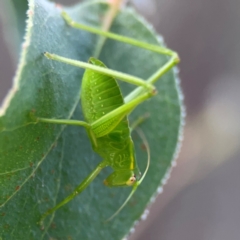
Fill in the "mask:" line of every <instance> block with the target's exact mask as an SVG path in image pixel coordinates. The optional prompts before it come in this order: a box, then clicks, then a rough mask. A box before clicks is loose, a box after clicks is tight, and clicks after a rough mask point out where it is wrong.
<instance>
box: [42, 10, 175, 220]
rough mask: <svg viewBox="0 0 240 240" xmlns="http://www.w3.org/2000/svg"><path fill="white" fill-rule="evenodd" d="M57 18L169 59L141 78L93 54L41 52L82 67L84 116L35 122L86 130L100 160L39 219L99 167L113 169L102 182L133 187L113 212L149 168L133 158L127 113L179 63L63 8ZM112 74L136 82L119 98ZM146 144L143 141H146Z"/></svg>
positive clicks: (172, 56) (157, 49)
mask: <svg viewBox="0 0 240 240" xmlns="http://www.w3.org/2000/svg"><path fill="white" fill-rule="evenodd" d="M62 17H63V18H64V20H65V21H66V23H67V24H68V25H69V26H71V27H73V28H77V29H81V30H85V31H89V32H91V33H94V34H98V35H101V36H103V37H107V38H111V39H114V40H117V41H120V42H124V43H127V44H131V45H134V46H137V47H140V48H144V49H147V50H150V51H154V52H157V53H160V54H165V55H168V56H169V57H170V58H169V60H168V61H167V63H165V65H164V66H162V67H161V68H160V69H159V70H157V71H156V72H155V73H154V74H153V75H152V76H151V77H150V78H149V79H147V80H146V81H145V80H143V79H141V78H137V77H134V76H132V75H128V74H125V73H121V72H118V71H114V70H111V69H108V68H107V67H106V66H105V65H104V64H103V63H102V62H101V61H100V60H98V59H96V58H93V57H92V58H90V59H89V63H86V62H81V61H76V60H72V59H68V58H64V57H61V56H58V55H55V54H51V53H48V52H46V53H45V56H46V57H47V58H48V59H51V60H55V61H60V62H63V63H66V64H70V65H74V66H76V67H81V68H85V69H86V70H85V73H84V76H83V79H82V86H81V96H80V98H81V105H82V111H83V115H84V119H85V121H79V120H69V119H47V118H38V121H39V122H47V123H53V124H66V125H76V126H83V127H84V128H85V129H86V131H87V134H88V137H89V139H90V141H91V144H92V148H93V150H94V151H95V152H97V153H98V154H99V155H100V156H101V157H102V158H103V160H102V162H100V163H99V164H98V165H97V167H96V168H95V169H94V170H93V171H92V172H91V173H90V174H89V175H88V176H87V177H86V178H85V179H84V180H83V181H82V182H81V183H80V185H79V186H77V187H76V189H75V190H74V192H73V193H72V194H70V195H69V196H68V197H66V198H65V199H64V200H63V201H62V202H60V203H58V204H57V205H56V206H55V207H53V208H52V209H50V210H48V211H47V212H46V213H45V214H44V215H43V216H42V218H41V224H42V222H43V220H44V218H45V217H46V216H47V215H49V214H52V213H53V212H55V211H56V210H57V209H58V208H60V207H61V206H63V205H64V204H66V203H68V202H69V201H70V200H72V199H73V198H74V197H75V196H76V195H78V194H80V193H81V192H82V191H83V190H84V189H85V188H86V187H87V186H88V185H89V184H90V183H91V182H92V181H93V180H94V179H95V177H96V176H97V175H98V174H99V172H100V171H101V170H102V169H103V168H105V167H107V166H110V167H111V168H112V169H113V173H112V174H110V175H109V176H108V177H107V178H106V180H105V181H104V183H105V185H107V186H110V187H117V186H132V187H133V188H132V191H131V193H130V195H129V197H128V198H127V199H126V201H125V202H124V203H123V205H122V206H121V207H120V208H119V210H118V211H117V212H116V213H115V214H114V215H113V216H115V215H116V214H117V213H118V212H119V211H120V210H121V209H122V208H123V207H124V206H125V205H126V203H127V202H128V200H129V199H130V198H131V196H132V195H133V193H134V192H135V191H136V189H137V187H138V186H139V184H140V183H141V182H142V180H143V178H144V177H145V175H146V172H147V169H148V166H147V168H146V170H145V172H144V174H143V175H142V177H141V176H140V172H139V169H138V166H137V162H136V158H135V151H134V144H133V141H132V138H131V131H130V127H129V122H128V118H127V116H128V115H129V114H130V113H131V112H132V111H133V110H134V108H135V107H137V106H138V105H139V104H140V103H142V102H144V101H146V100H147V99H149V98H151V97H153V96H154V95H155V94H156V93H157V91H156V89H155V87H154V85H153V84H154V83H155V82H156V81H157V80H158V79H159V78H160V77H161V76H162V75H164V74H165V73H166V72H167V71H169V70H170V69H171V68H172V67H173V66H174V65H176V64H177V63H178V62H179V57H178V54H177V53H176V52H174V51H172V50H170V49H168V48H165V47H161V46H157V45H152V44H148V43H145V42H141V41H138V40H135V39H132V38H128V37H124V36H120V35H117V34H114V33H111V32H106V31H102V30H100V29H97V28H93V27H90V26H86V25H82V24H80V23H76V22H74V21H73V20H72V19H71V18H70V17H69V15H68V14H67V13H66V12H63V13H62ZM115 78H117V79H119V80H122V81H125V82H128V83H131V84H134V85H136V86H138V87H137V88H136V89H135V90H134V91H132V92H131V93H130V94H129V95H127V96H126V97H125V98H123V96H122V94H121V91H120V88H119V86H118V83H117V82H116V80H115ZM143 139H144V137H143ZM145 145H147V143H146V140H145ZM148 155H149V153H148ZM148 165H149V161H148ZM113 216H112V217H113Z"/></svg>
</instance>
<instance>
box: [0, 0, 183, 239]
mask: <svg viewBox="0 0 240 240" xmlns="http://www.w3.org/2000/svg"><path fill="white" fill-rule="evenodd" d="M29 5H30V6H29V7H30V10H29V13H31V14H29V19H28V22H27V32H26V37H25V38H26V40H25V43H24V46H25V48H24V49H23V52H22V56H21V60H20V64H19V66H18V70H17V74H16V77H15V79H14V86H13V88H12V90H11V92H10V93H9V95H8V97H7V99H6V101H5V103H4V105H3V107H2V109H1V110H0V115H1V117H0V130H1V132H0V204H1V208H0V236H1V237H2V238H3V239H9V240H10V239H14V240H15V239H18V240H22V239H23V240H25V239H50V238H51V239H104V240H108V239H111V240H112V239H122V238H123V237H124V236H125V235H127V234H128V233H129V231H130V229H131V228H132V227H133V225H134V223H135V221H137V220H138V219H139V218H140V217H141V215H142V214H143V211H144V209H145V207H146V205H147V204H148V203H149V202H150V201H152V200H153V198H154V197H152V196H155V195H156V193H157V192H159V191H160V190H161V189H160V188H159V186H161V185H162V184H163V183H164V182H165V181H166V177H168V174H169V170H170V169H171V167H172V165H173V163H174V159H175V157H176V153H177V152H178V147H179V139H180V137H181V131H182V130H181V128H182V118H183V117H182V116H183V107H182V97H181V92H180V89H179V83H178V80H177V77H176V71H171V72H169V73H167V74H166V75H165V76H164V77H163V78H162V79H161V80H160V81H158V83H157V84H156V86H157V89H158V95H157V96H155V97H154V98H153V99H151V100H150V101H147V102H146V103H144V104H142V105H141V106H139V107H137V109H136V110H135V111H134V112H133V114H131V116H130V121H133V120H134V119H136V118H137V117H139V116H142V115H144V114H146V113H149V114H150V117H149V119H147V120H146V121H145V122H144V123H143V124H142V125H141V129H142V130H143V131H144V133H145V135H146V137H147V139H148V142H149V145H150V148H151V165H150V169H149V172H148V174H147V176H146V179H144V181H143V183H142V185H141V186H140V187H139V189H138V190H137V192H136V194H135V195H134V197H133V198H132V199H131V201H130V202H129V204H128V205H127V206H126V207H125V208H124V210H123V211H122V212H121V213H120V214H119V215H118V216H117V217H116V218H115V219H113V220H112V221H111V222H108V223H105V222H104V221H105V220H106V219H107V218H108V217H109V216H111V215H112V214H113V213H114V212H115V211H116V210H117V209H118V207H119V206H120V205H121V204H122V203H123V201H124V200H125V198H126V196H127V195H128V193H129V192H130V190H131V189H130V188H107V187H106V186H104V185H103V184H102V181H103V180H104V179H105V178H106V177H107V175H108V174H109V173H110V171H111V170H110V169H105V170H103V171H102V172H101V173H100V175H99V177H97V179H96V180H95V181H94V182H93V183H92V184H90V186H89V187H88V188H87V189H86V190H85V191H84V192H83V193H82V194H80V195H79V196H77V197H76V198H75V199H73V200H72V201H71V202H70V203H68V204H66V205H65V206H63V207H62V208H61V209H59V210H58V211H56V212H55V214H54V215H52V216H50V217H48V218H47V219H46V220H45V228H44V229H40V227H39V226H38V225H37V222H38V221H39V219H40V217H41V215H42V214H43V213H44V212H45V211H46V210H47V209H49V208H51V207H53V206H54V205H55V204H56V203H58V202H59V201H60V200H62V199H63V198H65V197H66V196H67V195H68V194H70V193H71V192H72V191H73V190H74V188H75V187H76V186H77V185H78V184H79V183H80V182H81V181H82V180H83V178H84V177H85V176H87V175H88V174H89V173H90V171H91V170H93V168H94V167H95V166H96V165H97V164H98V162H99V161H101V159H100V157H99V156H98V155H97V154H96V153H94V152H93V150H92V149H91V144H90V142H89V139H88V137H87V134H86V132H85V130H84V129H83V128H81V127H74V126H70V127H64V126H59V125H58V126H57V125H53V124H43V123H39V124H34V121H33V120H34V119H32V117H31V116H32V115H33V114H34V115H37V116H41V117H48V118H61V119H64V118H65V119H67V118H73V119H83V117H82V114H81V107H80V105H79V92H80V86H81V77H82V74H83V70H82V69H78V68H76V67H73V66H69V65H66V64H63V63H58V62H54V61H50V60H48V59H46V58H45V57H44V55H43V53H44V52H45V51H48V52H50V53H55V54H59V55H61V56H64V57H68V58H72V59H79V60H82V61H87V60H88V58H89V57H90V56H91V55H93V53H94V50H95V47H96V45H97V41H98V39H99V37H97V36H95V35H92V34H90V33H88V32H84V31H80V30H76V29H72V28H71V27H69V26H67V25H66V24H65V22H64V21H63V19H62V18H61V16H60V12H61V10H60V9H59V8H58V7H57V5H54V4H52V3H49V2H46V1H43V0H42V1H41V0H31V1H30V3H29ZM107 9H108V7H107V5H105V4H104V3H100V2H96V1H95V2H88V3H85V4H81V5H78V6H75V7H73V8H70V9H67V11H68V13H69V14H70V15H71V16H72V18H73V19H75V20H76V21H78V22H82V23H86V24H90V25H93V26H97V27H100V25H99V24H100V22H101V19H102V18H103V16H104V15H105V14H106V11H107ZM111 31H113V32H116V33H118V34H121V35H124V36H130V37H134V38H136V39H140V40H144V41H146V42H149V43H161V44H162V40H161V39H160V38H159V37H157V35H156V33H155V32H154V31H153V30H152V28H151V27H150V26H149V25H148V24H147V23H146V22H145V21H144V20H143V19H142V18H141V17H140V16H138V15H137V14H136V13H135V12H134V11H133V10H130V9H125V10H123V11H121V12H120V13H119V14H118V16H117V18H116V19H115V20H114V23H113V26H112V28H111ZM100 60H101V61H103V62H104V63H105V64H106V65H107V66H108V67H109V68H112V69H115V70H119V71H122V72H125V73H130V74H133V75H136V76H140V77H142V78H147V77H149V76H150V75H151V74H152V73H153V72H154V71H156V70H157V69H158V68H159V67H160V66H162V65H163V64H164V62H166V60H167V59H166V57H165V56H159V55H158V54H155V53H151V52H148V51H146V50H142V49H138V48H136V47H132V46H130V45H126V44H123V43H118V42H115V41H112V40H107V42H106V43H105V45H104V47H103V49H102V52H101V55H100ZM121 87H122V89H123V92H124V94H126V93H127V92H129V91H130V90H132V89H133V88H134V86H131V85H129V84H121ZM133 139H134V142H135V146H136V155H137V159H138V161H139V165H140V168H141V170H142V172H143V171H144V168H145V166H146V158H147V155H146V151H145V149H144V148H143V147H142V143H141V140H139V137H138V135H137V134H136V133H133ZM151 199H152V200H151Z"/></svg>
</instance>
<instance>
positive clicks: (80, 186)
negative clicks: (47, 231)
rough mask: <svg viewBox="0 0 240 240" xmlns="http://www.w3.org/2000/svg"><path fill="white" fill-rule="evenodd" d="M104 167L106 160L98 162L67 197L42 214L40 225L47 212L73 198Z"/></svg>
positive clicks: (50, 212)
mask: <svg viewBox="0 0 240 240" xmlns="http://www.w3.org/2000/svg"><path fill="white" fill-rule="evenodd" d="M105 167H107V162H106V161H102V162H101V163H99V164H98V166H97V167H96V168H95V169H94V170H93V171H92V172H91V173H90V174H89V175H88V176H87V177H86V178H85V179H84V180H83V181H82V182H81V183H80V184H79V185H78V186H77V187H76V188H75V190H74V191H73V192H72V193H71V194H70V195H69V196H68V197H66V198H65V199H64V200H63V201H62V202H60V203H59V204H57V205H56V206H55V207H53V208H51V209H50V210H48V211H47V212H45V213H44V214H43V216H42V217H41V220H40V225H42V224H43V220H44V219H45V217H47V216H48V215H49V214H52V213H54V212H55V211H56V210H57V209H58V208H60V207H61V206H63V205H65V204H66V203H68V202H69V201H71V200H72V199H73V198H75V197H76V196H77V195H78V194H80V193H81V192H82V191H83V190H84V189H85V188H86V187H87V186H88V185H89V184H90V183H91V182H92V181H93V180H94V178H95V177H96V176H97V175H98V174H99V173H100V171H101V170H102V169H103V168H105Z"/></svg>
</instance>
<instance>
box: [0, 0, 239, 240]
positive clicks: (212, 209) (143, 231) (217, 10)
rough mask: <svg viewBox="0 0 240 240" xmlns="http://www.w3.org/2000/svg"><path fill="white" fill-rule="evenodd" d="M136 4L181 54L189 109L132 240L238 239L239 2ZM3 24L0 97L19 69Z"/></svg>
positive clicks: (142, 0)
mask: <svg viewBox="0 0 240 240" xmlns="http://www.w3.org/2000/svg"><path fill="white" fill-rule="evenodd" d="M58 2H59V3H62V4H65V5H66V4H68V5H69V4H72V3H75V2H78V1H77V0H75V1H70V0H61V1H60V0H58ZM132 4H133V5H134V7H135V9H136V10H137V11H138V12H140V13H141V14H143V15H144V16H145V18H146V19H148V21H149V22H151V23H152V24H153V25H154V27H155V28H156V30H157V31H158V32H159V33H160V34H161V35H163V36H164V39H165V41H166V43H167V45H168V46H169V47H170V48H172V49H174V50H175V51H177V52H178V53H179V55H180V57H181V60H182V61H181V64H180V66H179V68H180V78H181V81H182V89H183V92H184V95H185V105H186V109H187V113H188V114H187V119H186V127H185V131H184V135H185V138H184V141H183V147H182V151H181V154H180V157H179V159H178V161H177V167H175V168H174V169H173V171H172V176H171V178H170V180H169V181H168V183H167V185H165V187H164V191H163V194H161V195H159V196H158V197H157V199H156V201H155V203H154V204H153V205H151V207H150V208H149V210H150V214H149V216H148V218H147V219H146V220H145V221H142V222H140V223H139V225H138V227H137V228H136V231H135V232H134V233H133V234H132V235H131V236H130V240H146V239H148V240H175V239H176V240H226V239H229V240H239V239H240V148H239V146H240V106H239V105H240V14H239V9H240V1H239V0H228V1H225V0H210V1H209V0H195V1H193V0H134V1H132ZM2 27H3V24H2V21H1V19H0V56H1V60H0V101H2V100H3V98H4V96H5V95H6V92H7V91H8V89H9V88H10V87H11V84H12V77H13V75H14V71H15V67H16V65H15V63H14V61H13V60H11V56H10V54H11V53H10V52H9V51H8V49H7V48H6V46H5V43H4V38H3V29H2Z"/></svg>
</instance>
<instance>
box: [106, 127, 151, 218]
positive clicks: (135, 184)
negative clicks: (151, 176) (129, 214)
mask: <svg viewBox="0 0 240 240" xmlns="http://www.w3.org/2000/svg"><path fill="white" fill-rule="evenodd" d="M137 132H138V134H139V136H140V137H141V139H142V140H143V142H144V145H145V146H146V150H147V155H148V160H147V166H146V169H145V171H144V173H143V175H142V176H141V177H140V173H139V171H138V174H139V175H138V176H139V177H138V178H136V177H135V175H134V179H133V180H134V182H133V183H132V184H130V185H127V184H126V182H125V186H133V188H132V191H131V192H130V194H129V195H128V197H127V199H126V200H125V202H124V203H123V204H122V206H121V207H120V208H119V209H118V210H117V211H116V212H115V213H114V214H113V215H112V216H111V217H110V218H108V219H107V220H106V222H108V221H110V220H112V219H113V218H114V217H115V216H116V215H117V214H118V213H119V212H120V211H121V210H122V209H123V208H124V206H125V205H126V204H127V203H128V201H129V200H130V199H131V197H132V196H133V194H134V193H135V191H136V190H137V188H138V186H139V185H140V184H141V182H142V181H143V179H144V178H145V176H146V174H147V171H148V168H149V165H150V148H149V145H148V142H147V140H146V138H145V136H144V134H143V132H142V131H141V130H137ZM131 172H132V173H133V174H134V171H131ZM114 174H116V171H115V172H113V173H112V174H111V175H110V176H109V177H108V178H114V177H111V176H112V175H114ZM126 176H127V175H126ZM128 176H129V175H128ZM108 178H107V179H108ZM130 178H131V177H130ZM130 178H129V179H130ZM107 179H106V180H107ZM106 180H105V181H106ZM118 186H123V185H118Z"/></svg>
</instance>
